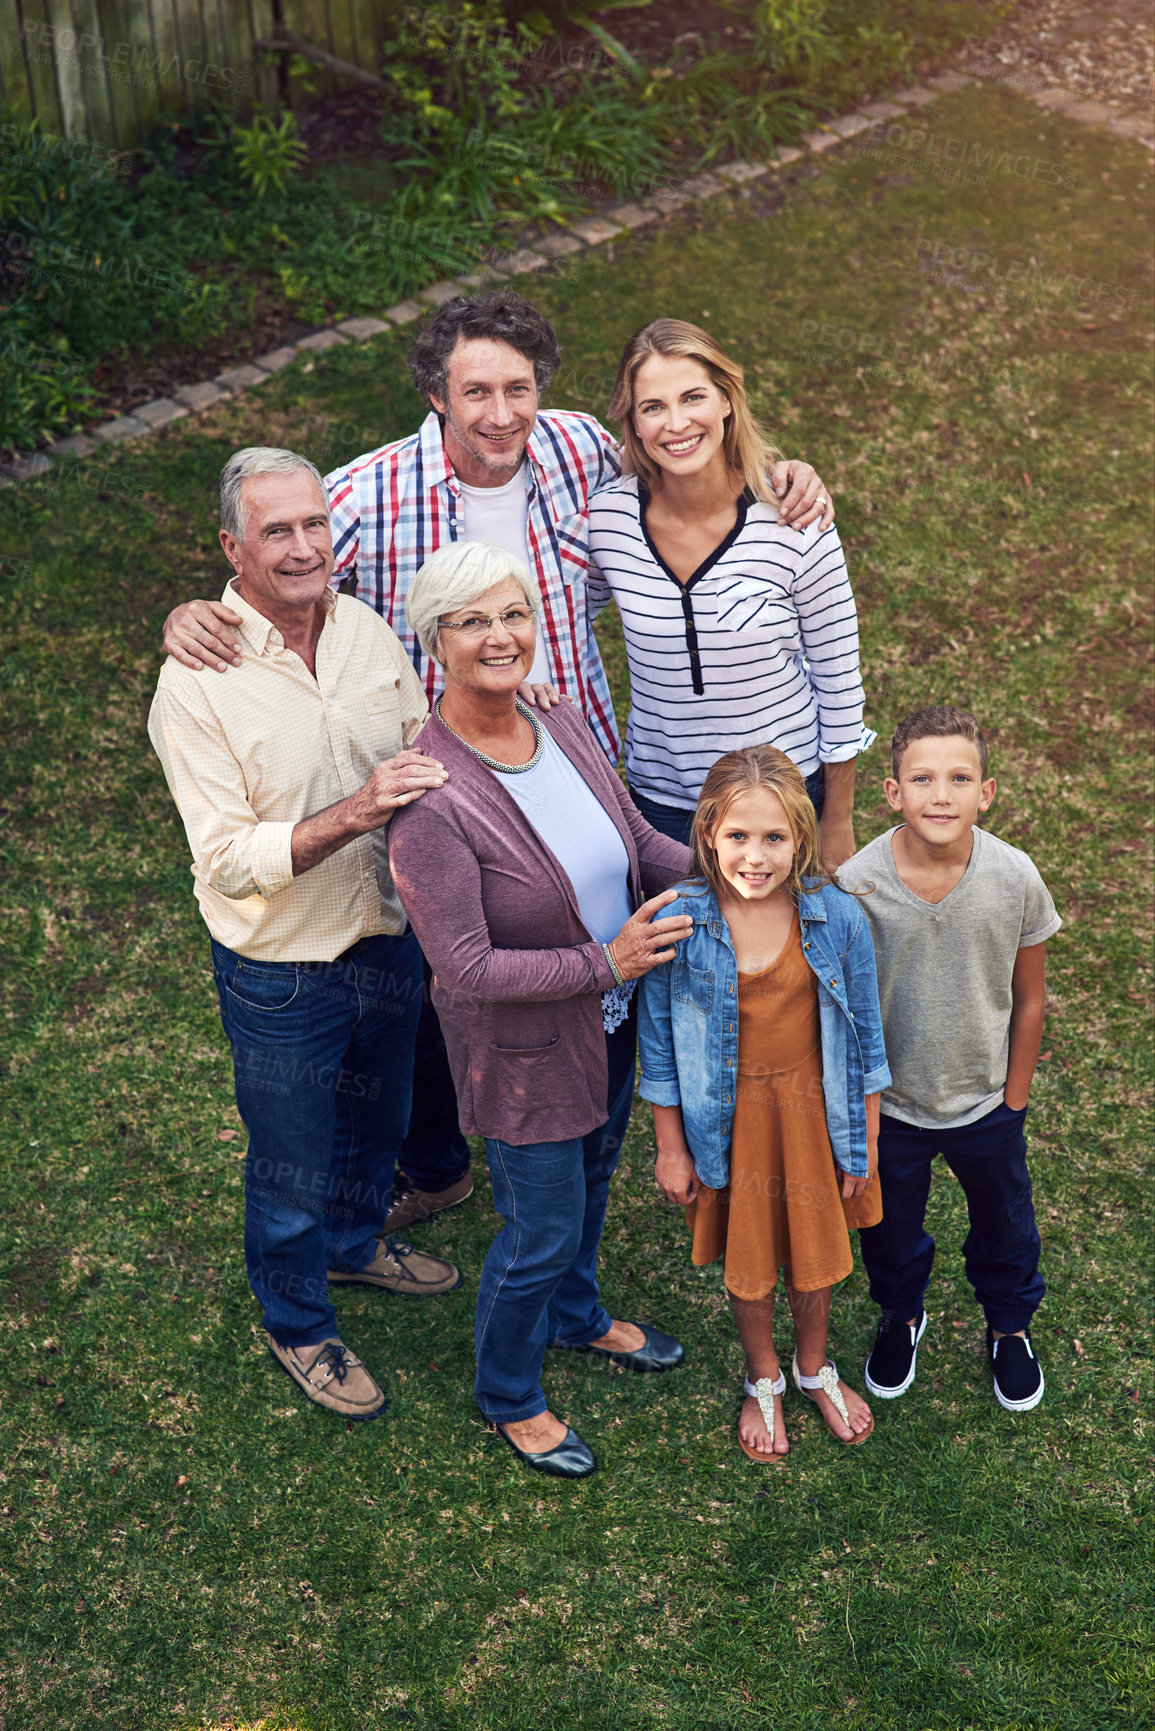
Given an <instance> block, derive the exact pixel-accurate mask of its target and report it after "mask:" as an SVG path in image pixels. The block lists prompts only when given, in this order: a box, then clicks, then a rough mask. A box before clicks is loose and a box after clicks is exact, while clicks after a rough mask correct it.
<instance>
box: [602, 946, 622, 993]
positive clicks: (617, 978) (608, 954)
mask: <svg viewBox="0 0 1155 1731" xmlns="http://www.w3.org/2000/svg"><path fill="white" fill-rule="evenodd" d="M602 954H603V955H604V956H605V958H606V961H607V962H608V963H609V964H610V973H611V974H612V975H613V976H614V984H615V985H616V986H624V985H625V983H626V977H625V975H624V974H623V973H622V970H621V969H620V968H619V967H618V964H617V963H616V962H615V961H614V958H613V952H612V951H611V949H610V946H609V945H608V944H603V945H602Z"/></svg>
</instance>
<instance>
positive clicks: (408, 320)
mask: <svg viewBox="0 0 1155 1731" xmlns="http://www.w3.org/2000/svg"><path fill="white" fill-rule="evenodd" d="M984 82H988V81H987V80H984V79H981V78H976V77H974V76H973V75H972V74H971V73H967V72H955V71H948V72H943V73H940V74H939V75H938V76H937V77H936V78H928V79H927V81H926V84H925V85H921V84H915V85H912V86H911V87H910V89H908V90H901V91H899V92H898V93H897V94H896V95H894V96H889V97H886V98H884V99H880V100H878V101H876V102H867V103H864V104H863V106H862V107H861V108H857V109H855V110H853V111H852V112H851V113H850V114H842V115H838V116H837V117H836V118H835V119H833V120H829V121H823V122H822V123H821V124H820V125H819V126H818V127H817V128H815V130H814V131H812V132H804V133H803V134H802V137H801V143H802V145H803V146H804V147H805V148H804V149H795V148H793V147H792V146H789V145H783V146H780V147H779V148H778V149H777V151H776V152H775V154H774V155H773V156H772V157H770V158H768V159H766V160H760V161H752V162H745V161H742V160H738V161H734V162H725V163H719V164H718V166H717V167H716V169H713V170H710V171H707V172H703V173H701V174H694V175H690V176H689V177H688V178H687V179H686V180H683V181H680V182H671V183H670V184H669V185H668V186H663V187H659V188H658V190H657V191H656V192H655V193H652V194H651V195H650V196H649V197H648V198H638V199H636V200H630V201H629V202H627V203H625V204H619V205H615V206H614V207H613V208H612V209H609V210H598V211H593V212H591V213H590V215H589V216H587V217H583V218H581V219H580V220H579V221H577V222H575V223H573V224H572V225H571V226H570V227H569V228H567V229H564V230H561V231H559V232H557V233H555V234H549V235H546V236H545V237H544V238H543V239H541V240H538V241H533V242H531V243H530V244H529V245H526V246H522V247H519V248H517V249H516V250H515V251H513V252H509V253H504V254H502V255H500V256H499V257H498V258H496V259H494V260H493V261H492V263H487V264H485V265H484V266H483V267H482V269H481V270H480V271H479V272H476V273H469V274H466V275H463V276H459V277H453V278H450V279H449V280H447V281H445V282H435V283H431V284H430V285H429V287H428V288H423V289H421V290H420V291H419V292H418V294H417V295H416V296H415V297H414V298H413V299H412V300H404V301H399V302H398V303H397V305H396V306H391V307H386V308H385V310H384V311H383V312H382V313H381V314H380V316H379V317H376V318H374V317H370V316H361V317H359V318H350V319H342V320H341V321H340V323H339V324H336V325H329V326H326V327H324V328H323V329H321V330H317V331H312V332H311V333H310V334H309V335H308V336H305V337H301V338H300V339H299V340H298V341H297V342H295V343H288V344H285V345H283V346H282V347H281V348H277V349H273V350H272V351H271V352H270V353H269V354H267V355H258V356H257V359H256V361H255V362H253V363H248V362H246V363H244V364H242V365H240V366H236V367H230V368H228V369H226V371H224V372H222V373H217V374H216V376H215V377H214V378H212V379H205V380H202V381H201V383H199V384H195V385H181V386H180V387H179V389H177V390H175V391H174V392H173V394H172V396H171V397H157V398H155V399H154V401H153V402H151V403H143V404H141V405H140V406H139V407H138V408H135V409H133V411H132V412H131V414H127V415H117V416H116V417H115V418H114V419H113V420H110V421H105V422H104V424H103V425H102V426H99V427H96V428H94V429H93V431H92V432H91V433H74V434H73V435H72V436H71V437H70V438H66V439H58V440H56V442H55V443H54V444H51V445H49V446H48V447H47V448H46V449H44V450H42V451H34V452H33V453H32V454H31V455H30V456H28V457H20V458H18V459H17V460H16V461H15V462H13V463H7V464H0V486H11V485H12V484H14V483H15V482H18V481H28V480H33V479H35V478H36V477H37V476H40V475H44V474H46V473H47V472H48V471H49V470H50V469H51V468H52V467H53V465H54V463H55V462H56V461H57V460H58V459H60V458H65V459H69V458H71V459H73V460H76V459H79V458H83V457H89V456H91V455H92V454H93V452H95V451H99V450H100V449H101V447H102V446H112V445H119V444H122V443H123V442H124V441H125V440H128V439H139V438H143V437H145V436H146V435H148V434H152V433H157V432H159V431H160V430H161V428H162V427H168V426H171V425H172V424H173V422H174V421H180V420H183V419H184V418H185V417H186V416H187V415H189V414H197V415H199V414H203V413H204V412H205V411H206V410H207V409H211V408H214V407H215V406H216V404H218V403H222V402H225V401H226V400H227V399H228V398H229V397H234V396H238V395H240V394H241V393H242V392H243V391H247V390H249V389H250V388H251V387H252V386H254V385H262V384H266V383H267V382H268V380H269V379H270V378H272V377H273V375H274V374H276V373H279V372H281V371H282V370H283V369H284V368H285V367H287V366H289V365H290V364H291V363H292V362H294V361H296V360H298V359H300V358H301V356H303V355H311V354H324V353H325V352H326V351H327V350H328V349H334V348H340V347H341V346H342V345H343V344H345V343H347V342H355V343H364V342H368V341H369V340H370V339H371V338H372V337H375V336H380V334H381V333H382V332H383V331H389V330H396V329H399V328H400V327H401V326H403V325H409V324H412V323H414V321H415V320H417V319H419V318H420V317H421V316H422V314H424V313H426V312H427V311H428V310H429V309H430V307H438V306H441V305H442V304H443V303H444V302H445V301H447V300H451V299H452V298H453V297H454V296H455V295H458V294H461V293H462V292H463V291H464V290H467V289H473V288H480V287H481V286H482V285H483V284H485V283H486V282H494V281H501V280H505V279H507V278H509V277H517V276H527V275H529V274H531V273H533V272H535V271H539V270H548V269H549V268H550V266H551V265H553V264H555V263H557V261H558V260H560V259H564V258H570V257H572V256H573V255H574V254H576V253H581V252H587V251H589V250H590V249H592V248H594V247H599V246H603V245H605V243H606V242H608V241H612V240H614V239H615V238H616V237H617V236H618V235H621V234H626V233H630V232H631V231H633V230H636V229H641V228H645V227H647V226H648V225H649V224H650V223H653V222H657V221H659V220H660V218H661V217H663V216H668V215H669V214H670V213H671V212H672V211H675V210H680V209H682V208H683V207H684V206H685V205H687V204H691V203H694V202H696V201H698V200H702V199H707V198H715V197H717V195H718V194H719V193H722V192H728V191H734V190H735V189H736V188H737V187H741V186H744V185H746V184H747V183H749V182H751V181H755V180H762V179H764V178H765V177H766V176H767V175H772V174H776V173H778V172H779V171H780V170H781V169H783V168H787V167H789V166H790V164H791V163H794V162H798V161H801V160H802V159H803V158H804V157H805V156H806V155H808V154H809V155H811V156H815V157H820V156H823V155H825V154H826V152H827V151H831V150H837V149H838V148H839V146H841V145H843V144H845V143H847V142H848V140H850V139H852V138H856V137H858V135H859V134H860V133H863V132H868V131H869V130H870V129H871V127H873V126H874V125H876V124H877V123H878V122H879V121H884V120H895V119H898V118H899V117H900V116H902V115H904V114H905V113H906V111H907V109H909V108H922V107H924V106H925V105H926V104H927V103H929V102H934V101H936V100H937V98H938V96H939V95H940V94H942V93H944V92H951V91H955V90H962V89H963V88H964V87H965V86H966V85H968V84H981V83H984ZM989 82H994V83H997V84H1000V85H1005V86H1007V87H1008V88H1010V89H1013V90H1015V91H1016V92H1017V94H1019V95H1025V96H1027V97H1028V99H1029V100H1030V101H1032V102H1034V103H1036V104H1037V105H1038V106H1039V107H1040V108H1046V109H1050V110H1052V111H1053V112H1057V113H1061V114H1063V115H1064V116H1065V117H1066V118H1067V119H1069V120H1078V121H1081V122H1082V123H1084V124H1085V125H1089V126H1100V125H1101V126H1106V128H1107V130H1108V131H1109V132H1112V133H1114V134H1116V135H1117V136H1120V137H1125V138H1131V139H1135V140H1137V141H1139V142H1140V143H1145V144H1147V147H1148V149H1150V150H1155V137H1153V133H1152V125H1151V123H1150V122H1149V121H1147V120H1145V119H1144V118H1143V117H1142V116H1140V115H1117V114H1116V113H1115V112H1114V110H1113V109H1111V108H1109V107H1108V106H1107V105H1106V104H1105V103H1101V102H1085V101H1083V100H1081V98H1080V97H1079V96H1078V95H1077V94H1076V93H1075V92H1073V91H1069V90H1066V89H1064V88H1063V87H1062V86H1061V85H1052V86H1049V87H1047V88H1045V89H1042V90H1034V91H1024V90H1022V88H1021V79H1020V78H1017V77H1016V76H1015V75H1014V74H1009V75H1008V76H1006V77H1003V78H998V79H994V80H990V81H989Z"/></svg>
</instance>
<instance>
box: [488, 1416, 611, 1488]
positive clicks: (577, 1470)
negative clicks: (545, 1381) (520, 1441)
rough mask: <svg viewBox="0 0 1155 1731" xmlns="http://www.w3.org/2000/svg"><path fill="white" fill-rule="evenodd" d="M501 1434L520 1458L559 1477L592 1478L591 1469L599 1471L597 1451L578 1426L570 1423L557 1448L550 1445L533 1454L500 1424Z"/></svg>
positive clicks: (536, 1469) (539, 1469) (544, 1471)
mask: <svg viewBox="0 0 1155 1731" xmlns="http://www.w3.org/2000/svg"><path fill="white" fill-rule="evenodd" d="M497 1434H498V1436H499V1437H501V1439H502V1441H503V1442H506V1443H508V1444H509V1446H510V1448H511V1449H512V1450H513V1452H514V1454H515V1455H516V1456H517V1458H518V1460H519V1461H522V1462H523V1463H524V1464H525V1465H526V1466H527V1467H529V1468H530V1469H531V1471H533V1472H535V1473H549V1475H550V1477H551V1478H555V1479H588V1478H589V1476H590V1474H591V1473H596V1472H597V1470H598V1463H597V1461H596V1460H595V1459H594V1452H593V1450H592V1449H591V1448H589V1447H587V1445H586V1444H585V1443H584V1442H583V1441H582V1439H581V1437H580V1436H579V1435H578V1433H577V1431H576V1430H571V1429H570V1428H569V1426H568V1425H567V1426H566V1433H565V1435H564V1437H563V1438H562V1440H561V1441H560V1442H559V1443H558V1445H557V1447H556V1448H552V1449H547V1450H546V1451H545V1453H544V1454H538V1455H534V1454H530V1452H529V1450H528V1449H519V1448H518V1446H517V1444H516V1443H515V1442H514V1441H513V1440H512V1438H510V1437H508V1436H507V1435H506V1434H505V1432H504V1431H503V1430H502V1428H501V1426H500V1425H498V1426H497Z"/></svg>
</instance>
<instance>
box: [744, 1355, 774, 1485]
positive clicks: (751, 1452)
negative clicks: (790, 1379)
mask: <svg viewBox="0 0 1155 1731" xmlns="http://www.w3.org/2000/svg"><path fill="white" fill-rule="evenodd" d="M746 1393H747V1394H748V1395H749V1396H750V1399H751V1400H756V1401H757V1402H758V1408H759V1411H760V1412H761V1414H762V1418H763V1420H764V1421H765V1425H766V1430H767V1433H768V1435H769V1437H770V1447H769V1449H768V1450H767V1449H752V1448H750V1446H749V1445H748V1444H747V1443H744V1442H743V1441H742V1438H741V1436H739V1438H738V1447H739V1448H740V1449H741V1450H742V1453H743V1454H744V1455H747V1456H749V1458H750V1459H751V1460H752V1461H761V1462H763V1463H765V1462H766V1461H784V1460H785V1459H786V1456H785V1455H780V1454H777V1453H775V1450H774V1401H775V1399H776V1398H777V1399H779V1400H780V1399H781V1398H782V1396H783V1395H784V1394H785V1393H786V1372H785V1371H784V1370H780V1371H779V1372H778V1375H777V1376H773V1377H772V1376H760V1377H759V1378H758V1381H757V1382H751V1381H750V1378H749V1377H747V1378H746Z"/></svg>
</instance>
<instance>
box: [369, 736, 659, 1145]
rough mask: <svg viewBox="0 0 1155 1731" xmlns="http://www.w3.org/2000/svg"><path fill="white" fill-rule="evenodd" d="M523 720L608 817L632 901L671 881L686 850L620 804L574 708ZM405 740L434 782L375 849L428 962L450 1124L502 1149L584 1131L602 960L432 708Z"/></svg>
mask: <svg viewBox="0 0 1155 1731" xmlns="http://www.w3.org/2000/svg"><path fill="white" fill-rule="evenodd" d="M538 719H539V720H540V721H541V723H542V725H543V726H544V727H545V728H546V729H547V730H548V732H549V733H550V734H551V735H552V737H553V738H554V739H555V740H556V742H557V744H558V745H560V747H561V749H562V750H563V751H564V752H565V754H566V756H567V757H568V758H569V759H570V762H571V763H573V764H574V766H575V767H576V768H577V769H578V770H579V771H580V772H581V775H582V778H583V780H584V781H585V782H586V784H587V786H588V787H589V788H590V789H591V790H592V791H593V792H594V793H595V794H596V795H597V797H598V799H599V800H600V801H601V803H602V805H603V806H604V807H605V809H606V811H607V812H608V813H609V815H610V816H611V817H612V819H613V821H614V823H615V824H616V826H617V828H618V830H619V832H620V834H621V837H622V841H623V842H624V844H625V848H626V852H627V854H628V855H629V861H630V897H631V900H632V902H633V905H634V906H635V907H639V906H640V905H641V903H642V902H643V901H645V900H646V898H647V897H648V896H652V895H656V894H657V893H658V892H659V890H664V889H668V888H669V887H670V886H671V885H672V884H675V883H677V882H678V881H679V879H681V878H683V877H684V876H685V875H686V871H687V868H688V865H689V852H688V850H687V849H686V848H684V847H683V846H682V845H681V843H680V842H675V841H669V840H668V839H667V838H666V837H665V836H662V835H659V834H658V832H657V831H656V830H654V829H651V828H650V825H649V824H648V823H647V822H646V821H645V819H644V818H643V817H642V816H641V815H640V813H639V812H638V811H636V810H635V808H634V806H633V804H632V802H631V800H630V798H629V796H628V794H627V793H626V790H625V788H624V787H623V786H622V783H621V782H620V780H619V779H618V777H617V775H616V774H615V773H614V771H613V770H612V769H611V768H610V766H609V764H608V763H607V762H606V759H605V757H604V755H603V753H602V751H601V750H600V748H599V746H598V744H597V742H596V740H595V739H594V737H593V734H592V733H591V732H590V730H589V728H588V727H587V725H586V723H585V721H584V720H583V719H582V717H581V715H580V714H579V713H578V711H577V710H576V709H574V708H573V707H572V706H571V705H569V704H566V703H563V704H561V705H560V706H559V707H558V708H557V709H552V710H550V711H549V712H548V713H540V712H539V716H538ZM415 743H416V744H417V745H418V746H419V747H420V748H421V750H423V751H425V752H428V753H429V754H430V755H431V756H433V757H436V758H438V759H439V761H440V762H442V763H443V764H444V765H445V767H446V769H447V770H448V771H449V780H448V781H447V782H446V783H445V785H444V786H443V787H439V788H435V789H431V790H430V791H429V792H428V793H425V794H423V795H422V797H421V798H420V799H419V800H415V801H414V803H413V804H412V805H407V806H402V807H401V809H400V810H399V811H398V812H397V813H396V815H395V816H394V818H393V820H392V822H391V823H390V825H389V830H388V835H389V856H390V860H391V863H392V867H393V878H394V881H395V883H396V885H397V891H398V894H399V895H400V897H401V902H402V906H403V907H404V909H405V912H406V914H407V915H408V916H409V921H410V923H411V925H412V927H413V930H414V931H415V932H416V934H417V938H418V941H419V942H420V944H421V948H422V950H423V951H424V952H425V955H426V957H427V958H428V961H429V964H430V967H431V968H432V969H433V975H434V979H433V1002H434V1005H435V1007H436V1009H437V1014H438V1016H439V1017H440V1020H441V1027H442V1030H443V1032H444V1034H445V1044H446V1047H447V1048H448V1051H449V1063H450V1067H451V1069H452V1071H453V1081H454V1085H455V1087H456V1089H457V1103H458V1110H459V1113H460V1117H461V1128H462V1130H463V1131H464V1132H465V1133H466V1134H467V1135H477V1136H492V1137H495V1138H498V1139H500V1140H501V1141H503V1142H511V1143H513V1144H515V1145H521V1144H525V1143H527V1142H558V1141H565V1140H568V1139H569V1138H570V1137H573V1136H584V1135H585V1134H586V1133H587V1132H588V1131H590V1130H595V1129H597V1127H598V1126H599V1125H600V1124H604V1123H605V1121H606V1109H607V1103H606V1090H607V1087H608V1075H607V1071H606V1042H605V1034H604V1031H603V1029H602V1014H601V994H602V992H604V991H605V990H606V989H607V988H608V987H609V986H611V985H612V984H613V975H612V974H611V972H610V967H609V963H608V962H607V961H606V958H605V956H604V954H603V953H602V948H601V945H600V944H597V943H595V942H594V941H593V940H592V939H591V937H590V935H589V932H588V931H587V930H586V928H585V926H584V925H583V924H582V921H581V915H580V914H579V912H578V905H577V901H576V899H575V897H574V893H573V887H572V885H571V884H570V881H569V878H568V877H567V876H566V874H565V872H564V871H563V870H562V867H561V865H560V864H559V863H558V860H557V858H556V856H555V855H554V854H553V853H551V852H550V850H549V848H547V847H546V845H545V843H544V842H543V841H542V840H541V838H540V837H539V835H538V833H537V831H536V830H535V829H534V827H533V825H532V824H531V823H530V822H529V820H528V818H527V817H526V816H525V815H524V813H523V812H522V811H521V808H520V807H519V806H518V805H517V804H516V802H515V801H514V800H513V799H512V798H511V797H510V795H509V794H508V793H507V792H506V790H505V788H504V787H503V786H502V785H501V777H500V776H498V775H495V774H494V773H493V772H492V771H491V770H488V769H486V768H485V766H484V765H483V764H481V763H479V762H478V760H477V758H476V757H474V755H473V753H472V752H471V751H469V750H468V749H467V747H466V746H465V745H463V744H462V742H461V741H460V740H459V739H458V738H457V736H456V735H455V734H453V733H451V732H450V731H449V729H448V728H447V727H446V726H445V724H444V723H443V722H442V721H440V720H439V719H438V718H437V716H436V715H431V716H430V717H429V720H428V721H427V722H426V724H425V726H424V727H423V728H422V730H421V732H420V734H419V735H418V737H417V740H416V742H415Z"/></svg>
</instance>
